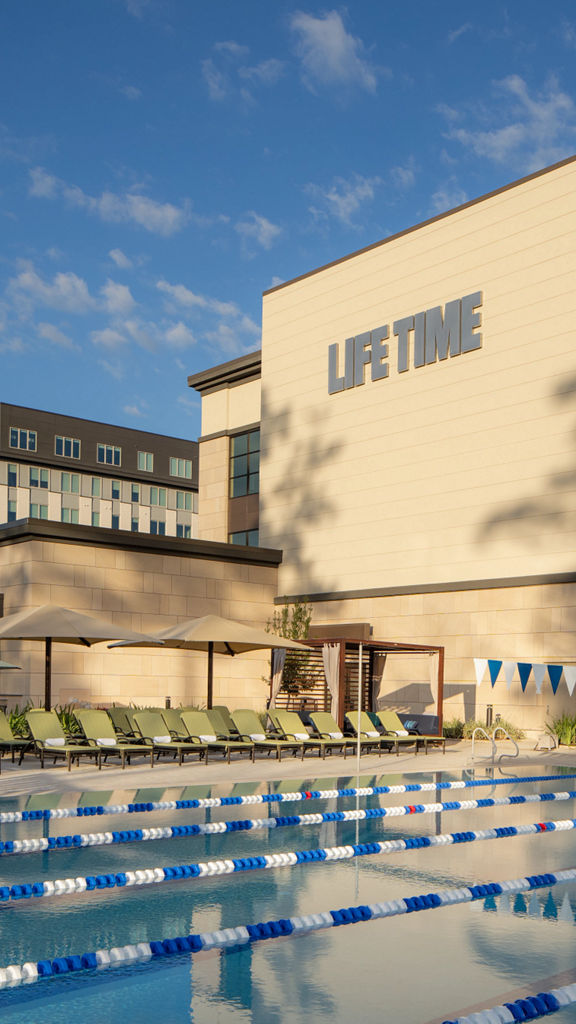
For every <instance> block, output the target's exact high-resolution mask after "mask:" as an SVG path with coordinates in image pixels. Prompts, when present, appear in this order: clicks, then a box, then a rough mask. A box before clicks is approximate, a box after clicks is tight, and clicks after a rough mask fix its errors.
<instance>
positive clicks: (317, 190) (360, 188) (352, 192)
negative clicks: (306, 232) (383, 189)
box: [305, 174, 383, 225]
mask: <svg viewBox="0 0 576 1024" xmlns="http://www.w3.org/2000/svg"><path fill="white" fill-rule="evenodd" d="M382 183H383V182H382V178H378V177H374V178H364V177H362V175H361V174H355V175H354V176H353V177H352V178H350V179H349V180H348V181H347V180H346V179H344V178H336V179H335V180H334V183H333V184H332V185H331V186H330V187H329V188H323V187H321V186H320V185H312V184H310V185H307V186H306V188H305V191H306V192H307V193H308V195H310V196H312V197H313V199H314V200H315V202H316V203H319V204H320V205H319V206H317V205H315V206H313V207H311V208H310V209H311V212H312V213H313V214H314V216H316V217H319V216H320V217H321V216H330V217H335V218H336V219H337V220H339V221H340V222H341V223H342V224H347V225H351V224H352V222H353V217H354V216H355V214H356V213H358V211H359V209H360V207H361V206H362V205H363V204H364V203H367V202H372V200H373V199H374V196H375V192H376V188H377V187H378V186H379V185H382Z"/></svg>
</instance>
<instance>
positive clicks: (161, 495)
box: [158, 487, 166, 508]
mask: <svg viewBox="0 0 576 1024" xmlns="http://www.w3.org/2000/svg"><path fill="white" fill-rule="evenodd" d="M158 504H159V505H162V508H166V488H165V487H161V488H160V490H159V491H158Z"/></svg>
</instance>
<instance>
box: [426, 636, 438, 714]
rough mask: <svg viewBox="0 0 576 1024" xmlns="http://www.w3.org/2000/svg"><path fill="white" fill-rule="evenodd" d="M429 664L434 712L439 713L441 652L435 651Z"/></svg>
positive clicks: (430, 657)
mask: <svg viewBox="0 0 576 1024" xmlns="http://www.w3.org/2000/svg"><path fill="white" fill-rule="evenodd" d="M428 664H429V666H430V689H431V690H432V700H433V701H434V714H435V715H437V714H438V668H439V666H440V652H439V651H435V652H434V654H431V655H430V656H429V660H428Z"/></svg>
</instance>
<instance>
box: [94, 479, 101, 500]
mask: <svg viewBox="0 0 576 1024" xmlns="http://www.w3.org/2000/svg"><path fill="white" fill-rule="evenodd" d="M92 497H93V498H99V497H100V477H98V476H93V477H92Z"/></svg>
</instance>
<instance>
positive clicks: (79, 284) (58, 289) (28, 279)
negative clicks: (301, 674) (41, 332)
mask: <svg viewBox="0 0 576 1024" xmlns="http://www.w3.org/2000/svg"><path fill="white" fill-rule="evenodd" d="M8 292H9V293H10V294H11V295H12V296H13V298H14V301H15V302H16V304H17V305H18V306H20V308H23V307H24V308H25V307H28V308H30V307H32V306H34V305H43V306H49V307H50V308H51V309H60V310H63V311H64V312H66V313H87V312H89V311H90V310H92V309H95V308H96V306H97V303H96V300H95V299H93V298H92V296H91V295H90V292H89V291H88V286H87V284H86V282H85V281H84V280H83V278H81V277H78V276H77V275H76V274H73V273H72V272H71V271H68V272H67V273H65V274H62V273H61V274H56V275H55V276H54V278H53V279H52V281H51V282H48V281H44V280H42V278H41V277H40V275H39V274H37V273H36V271H35V270H34V268H33V267H32V266H28V267H27V268H26V269H25V270H23V271H22V272H21V273H20V274H18V276H17V277H14V278H12V279H11V280H10V282H9V284H8Z"/></svg>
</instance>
